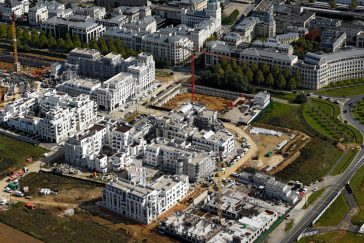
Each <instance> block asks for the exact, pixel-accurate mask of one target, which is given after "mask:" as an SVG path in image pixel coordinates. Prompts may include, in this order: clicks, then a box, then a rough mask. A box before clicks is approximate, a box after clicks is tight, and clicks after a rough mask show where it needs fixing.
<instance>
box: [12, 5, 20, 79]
mask: <svg viewBox="0 0 364 243" xmlns="http://www.w3.org/2000/svg"><path fill="white" fill-rule="evenodd" d="M15 21H16V15H15V13H14V12H13V13H12V15H11V31H12V32H13V33H12V34H13V56H14V72H19V71H20V63H19V58H18V45H17V40H16V27H15Z"/></svg>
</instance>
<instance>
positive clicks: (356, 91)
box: [316, 85, 364, 97]
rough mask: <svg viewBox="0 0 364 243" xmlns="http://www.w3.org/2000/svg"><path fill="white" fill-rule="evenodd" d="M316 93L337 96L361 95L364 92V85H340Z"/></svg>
mask: <svg viewBox="0 0 364 243" xmlns="http://www.w3.org/2000/svg"><path fill="white" fill-rule="evenodd" d="M316 93H317V94H323V95H330V96H337V97H343V96H345V97H347V96H353V95H360V94H363V93H364V85H358V86H355V87H346V88H342V87H338V88H335V89H329V90H322V91H318V92H316Z"/></svg>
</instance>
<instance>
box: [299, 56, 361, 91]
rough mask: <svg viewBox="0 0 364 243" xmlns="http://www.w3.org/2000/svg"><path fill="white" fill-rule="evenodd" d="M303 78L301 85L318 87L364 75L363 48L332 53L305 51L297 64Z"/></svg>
mask: <svg viewBox="0 0 364 243" xmlns="http://www.w3.org/2000/svg"><path fill="white" fill-rule="evenodd" d="M297 67H298V70H300V72H301V76H302V78H303V84H302V86H304V87H307V88H311V89H320V88H323V87H325V86H327V85H329V84H330V83H334V82H338V81H342V80H348V79H352V78H362V77H364V71H363V70H364V69H363V68H364V50H363V49H347V50H340V51H337V52H334V53H325V54H321V55H320V54H315V53H307V54H306V56H305V59H304V62H303V63H300V65H297Z"/></svg>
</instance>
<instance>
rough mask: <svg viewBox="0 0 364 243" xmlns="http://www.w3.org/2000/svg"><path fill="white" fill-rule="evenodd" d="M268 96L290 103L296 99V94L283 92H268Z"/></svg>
mask: <svg viewBox="0 0 364 243" xmlns="http://www.w3.org/2000/svg"><path fill="white" fill-rule="evenodd" d="M269 93H270V95H271V96H272V97H274V98H279V99H282V100H288V101H292V100H294V98H295V97H296V94H293V93H290V92H289V93H288V92H283V91H269Z"/></svg>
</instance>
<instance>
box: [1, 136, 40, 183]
mask: <svg viewBox="0 0 364 243" xmlns="http://www.w3.org/2000/svg"><path fill="white" fill-rule="evenodd" d="M45 152H46V150H45V149H43V148H41V147H37V146H34V145H32V144H30V143H25V142H21V141H18V140H15V139H12V138H8V137H5V136H1V135H0V178H2V177H4V176H6V175H7V174H8V172H9V170H13V169H19V168H21V167H23V166H24V165H25V164H26V163H25V162H26V159H27V158H29V157H33V159H37V158H39V157H40V156H42V155H43V154H44V153H45Z"/></svg>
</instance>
